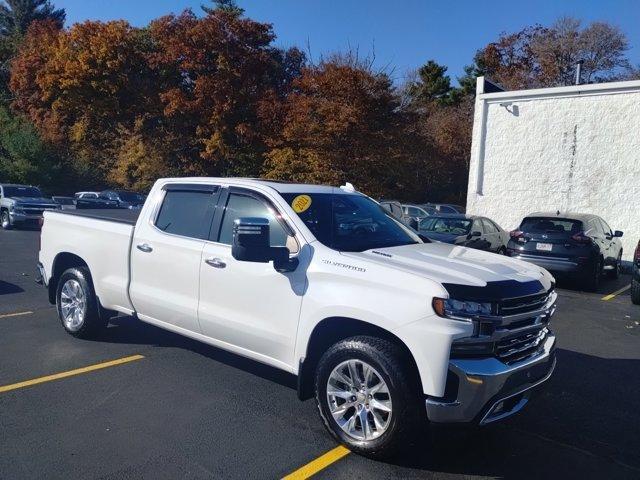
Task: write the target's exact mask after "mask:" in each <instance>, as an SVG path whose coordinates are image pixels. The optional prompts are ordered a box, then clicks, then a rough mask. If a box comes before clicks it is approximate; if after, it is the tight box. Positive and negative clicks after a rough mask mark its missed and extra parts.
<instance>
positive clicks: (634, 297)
mask: <svg viewBox="0 0 640 480" xmlns="http://www.w3.org/2000/svg"><path fill="white" fill-rule="evenodd" d="M631 301H632V302H633V303H635V304H636V305H640V282H639V281H637V280H635V279H633V280H631Z"/></svg>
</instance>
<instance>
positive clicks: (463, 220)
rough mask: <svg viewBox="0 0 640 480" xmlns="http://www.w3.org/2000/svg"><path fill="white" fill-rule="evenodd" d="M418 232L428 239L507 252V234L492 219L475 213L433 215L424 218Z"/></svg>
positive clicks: (501, 252) (490, 250)
mask: <svg viewBox="0 0 640 480" xmlns="http://www.w3.org/2000/svg"><path fill="white" fill-rule="evenodd" d="M418 233H419V234H420V235H423V236H425V237H427V238H429V239H430V240H437V241H438V242H444V243H451V244H453V245H461V246H464V247H469V248H475V249H478V250H486V251H488V252H495V253H500V254H506V253H507V242H508V241H509V234H508V233H507V232H505V231H504V230H503V229H502V228H500V226H499V225H498V224H497V223H495V222H494V221H493V220H490V219H488V218H485V217H477V216H475V215H459V214H452V215H434V216H431V217H427V218H424V219H422V220H421V221H420V225H419V226H418Z"/></svg>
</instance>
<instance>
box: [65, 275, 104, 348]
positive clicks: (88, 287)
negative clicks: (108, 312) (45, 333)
mask: <svg viewBox="0 0 640 480" xmlns="http://www.w3.org/2000/svg"><path fill="white" fill-rule="evenodd" d="M69 281H75V282H77V284H78V285H79V287H80V288H81V289H82V293H83V298H84V307H83V311H84V314H83V320H82V322H81V323H80V325H79V326H77V327H75V328H71V327H70V326H69V325H68V324H67V323H66V322H65V316H64V314H63V307H62V303H63V301H62V300H61V296H62V290H63V288H64V286H65V284H66V283H67V282H69ZM56 309H57V311H58V318H59V319H60V323H62V327H63V328H64V329H65V330H66V331H67V333H68V334H69V335H73V336H74V337H77V338H93V337H95V336H96V335H97V334H98V333H99V332H100V331H101V330H102V329H104V328H105V327H106V326H107V323H108V320H105V319H104V317H102V316H101V315H100V306H99V304H98V299H97V297H96V294H95V291H94V289H93V282H92V280H91V274H90V273H89V269H88V268H86V267H76V268H70V269H68V270H65V272H64V273H63V274H62V275H61V276H60V279H59V280H58V285H57V287H56Z"/></svg>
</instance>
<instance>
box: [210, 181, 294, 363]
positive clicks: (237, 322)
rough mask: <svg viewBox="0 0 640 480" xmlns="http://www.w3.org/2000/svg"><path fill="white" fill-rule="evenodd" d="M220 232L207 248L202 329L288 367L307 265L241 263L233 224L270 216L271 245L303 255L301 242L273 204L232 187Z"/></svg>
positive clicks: (224, 203)
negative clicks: (285, 267)
mask: <svg viewBox="0 0 640 480" xmlns="http://www.w3.org/2000/svg"><path fill="white" fill-rule="evenodd" d="M220 204H221V206H223V207H224V210H221V215H220V217H219V218H218V216H217V219H216V220H217V221H216V222H214V226H215V224H216V223H217V224H218V225H219V227H218V228H217V229H218V230H219V231H217V232H212V237H211V240H212V241H211V242H207V244H206V245H205V247H204V250H203V251H202V260H201V262H200V271H201V273H200V306H199V311H198V313H199V318H200V325H201V326H202V332H203V333H204V334H205V335H207V336H209V337H211V338H213V339H215V340H218V341H221V342H224V343H225V344H227V345H230V346H233V347H235V349H236V351H238V353H244V354H248V355H249V356H252V357H254V358H256V359H259V360H263V361H267V362H269V363H271V364H277V365H278V366H280V367H281V368H289V367H291V366H292V365H293V364H294V360H293V352H294V346H295V339H296V331H297V327H298V318H299V314H300V307H301V302H302V295H303V292H304V289H305V286H306V275H305V273H304V270H305V268H304V266H303V265H302V263H304V262H301V264H300V266H299V267H298V268H297V269H296V270H295V271H293V272H287V273H279V272H277V271H276V270H275V269H274V268H273V263H271V262H270V263H253V262H240V261H237V260H235V259H234V258H233V257H232V256H231V242H232V236H233V232H232V228H233V222H234V220H235V219H236V218H240V217H262V218H267V219H268V220H269V225H270V230H271V246H287V247H289V251H291V253H292V254H298V252H299V243H298V241H297V240H296V238H295V236H294V232H293V231H292V230H291V227H290V226H289V225H287V224H286V223H285V222H284V221H282V219H281V216H280V214H279V212H278V211H277V209H276V208H275V207H274V203H273V202H271V201H270V200H269V199H268V198H266V197H265V196H263V195H262V194H259V193H257V192H254V191H252V190H249V189H244V188H243V189H240V188H231V189H230V190H228V191H225V194H224V196H223V197H222V198H221V200H220Z"/></svg>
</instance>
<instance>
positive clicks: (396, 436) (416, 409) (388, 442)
mask: <svg viewBox="0 0 640 480" xmlns="http://www.w3.org/2000/svg"><path fill="white" fill-rule="evenodd" d="M409 365H411V363H410V359H408V358H407V355H406V354H405V352H404V351H403V350H402V349H400V348H399V347H398V346H397V345H395V344H394V343H392V342H389V341H387V340H383V339H380V338H375V337H368V336H359V337H352V338H348V339H346V340H343V341H340V342H338V343H336V344H335V345H333V346H332V347H331V348H330V349H329V350H328V351H327V352H325V354H324V355H323V356H322V358H321V359H320V362H319V363H318V368H317V371H316V381H315V391H316V401H317V403H318V410H319V412H320V416H321V418H322V421H323V422H324V424H325V426H326V428H327V430H328V431H329V433H331V435H332V436H333V437H334V438H335V439H336V440H338V441H339V442H341V443H343V444H344V445H345V446H347V448H349V449H350V450H351V451H354V452H357V453H360V454H362V455H366V456H370V457H377V458H386V457H388V456H389V455H391V454H393V453H394V452H395V451H396V449H397V448H398V447H400V446H401V445H406V442H407V440H408V439H409V438H410V437H411V436H412V435H413V434H414V433H415V431H416V430H417V427H418V426H419V425H420V424H421V423H422V421H423V419H424V417H423V415H421V410H420V402H419V399H420V398H421V395H420V393H419V392H418V388H417V382H416V381H415V378H414V377H413V376H412V375H411V370H410V368H409Z"/></svg>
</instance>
